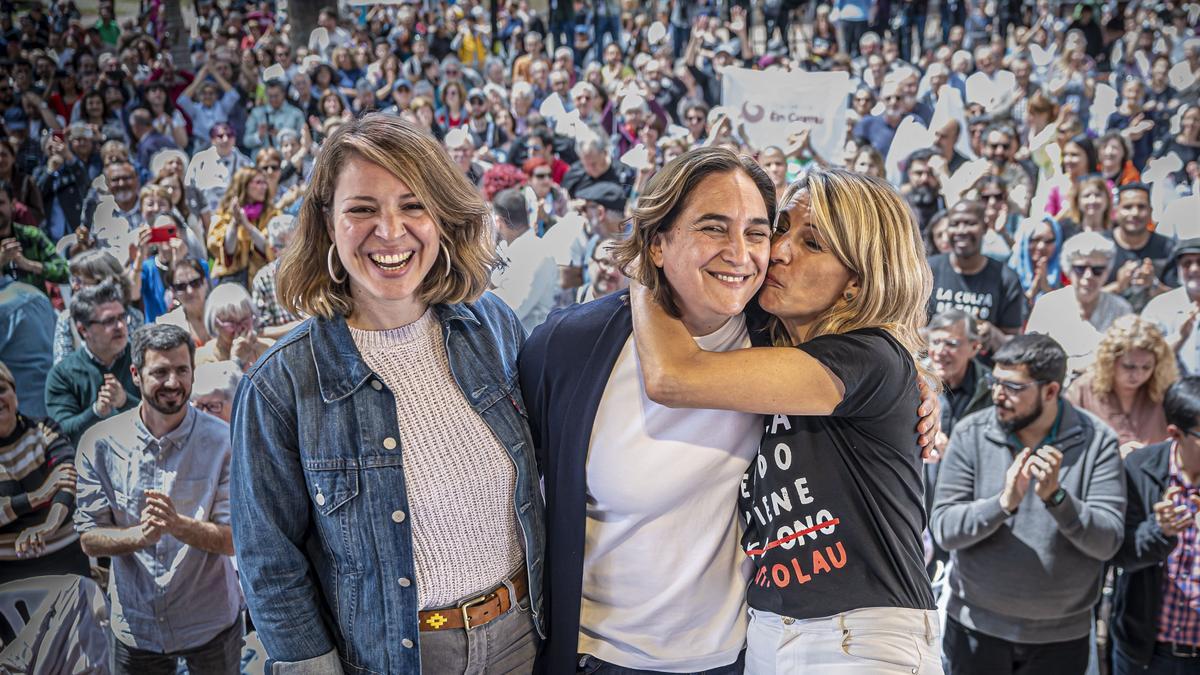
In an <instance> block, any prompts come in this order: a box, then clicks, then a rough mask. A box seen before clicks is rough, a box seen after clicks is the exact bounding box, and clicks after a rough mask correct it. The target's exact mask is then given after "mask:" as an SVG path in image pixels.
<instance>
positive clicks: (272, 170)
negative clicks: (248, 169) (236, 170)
mask: <svg viewBox="0 0 1200 675" xmlns="http://www.w3.org/2000/svg"><path fill="white" fill-rule="evenodd" d="M258 170H259V171H263V172H266V173H275V172H276V171H278V170H279V165H278V164H268V165H266V166H260V167H259V168H258Z"/></svg>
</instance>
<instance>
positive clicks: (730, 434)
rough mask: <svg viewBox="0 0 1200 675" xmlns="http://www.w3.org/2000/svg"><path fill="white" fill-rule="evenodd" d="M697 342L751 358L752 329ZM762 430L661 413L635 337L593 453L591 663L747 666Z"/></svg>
mask: <svg viewBox="0 0 1200 675" xmlns="http://www.w3.org/2000/svg"><path fill="white" fill-rule="evenodd" d="M696 343H697V344H698V345H700V347H701V348H702V349H705V350H708V351H728V350H731V349H738V348H742V347H749V346H750V339H749V335H748V334H747V332H746V321H745V318H744V317H743V316H738V317H737V318H735V319H732V320H730V321H729V322H728V323H726V324H725V326H724V327H722V328H721V329H719V330H717V331H716V332H714V333H711V334H709V335H706V336H704V337H700V338H696ZM762 420H763V418H762V416H761V415H750V414H746V413H737V412H729V411H723V410H692V409H671V408H667V407H665V406H661V405H658V404H657V403H654V402H652V401H651V400H650V399H649V398H647V397H646V392H645V387H644V386H643V384H642V377H641V372H640V370H639V366H638V358H637V353H636V346H635V344H634V341H633V338H632V337H631V338H630V339H629V341H628V342H626V343H625V347H624V348H623V349H622V350H621V354H620V356H619V357H618V358H617V362H616V364H615V365H614V366H613V371H612V374H611V375H610V377H609V379H608V385H607V386H606V387H605V389H604V396H603V397H602V398H601V399H600V406H599V409H598V410H597V411H596V421H595V425H594V427H593V429H592V439H591V446H590V451H589V453H588V461H587V486H588V503H587V535H586V540H585V544H584V556H583V599H582V604H581V606H580V616H579V652H580V653H586V654H591V655H592V656H595V657H597V658H599V659H603V660H605V661H608V662H610V663H614V664H617V665H619V666H623V667H626V668H637V669H643V670H658V671H664V672H694V671H701V670H708V669H710V668H717V667H720V666H724V665H728V664H730V663H733V662H734V661H735V660H736V659H737V656H738V652H739V651H740V650H741V649H742V646H743V644H744V641H745V636H746V621H747V612H746V604H745V595H746V584H747V582H748V580H749V575H750V573H751V565H750V560H749V558H747V557H746V556H745V555H744V554H743V553H742V552H741V549H740V547H739V545H738V542H739V539H740V537H741V525H740V521H739V520H738V515H737V503H738V487H739V484H740V481H741V478H742V474H743V473H744V472H745V470H746V467H747V466H748V465H749V464H750V461H751V460H752V459H753V457H754V455H755V453H756V452H757V450H758V444H759V440H760V438H761V437H762V431H763V421H762Z"/></svg>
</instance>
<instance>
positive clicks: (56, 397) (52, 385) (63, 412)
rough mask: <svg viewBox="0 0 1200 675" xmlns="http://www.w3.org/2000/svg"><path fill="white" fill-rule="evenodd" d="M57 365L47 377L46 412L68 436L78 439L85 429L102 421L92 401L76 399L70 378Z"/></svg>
mask: <svg viewBox="0 0 1200 675" xmlns="http://www.w3.org/2000/svg"><path fill="white" fill-rule="evenodd" d="M63 370H64V369H63V368H60V367H58V366H55V367H54V368H51V369H50V374H49V376H48V377H47V378H46V412H47V414H49V415H50V418H51V419H53V420H54V421H55V422H56V423H58V426H59V428H60V429H61V430H62V432H63V433H64V434H66V435H67V437H68V438H70V439H72V440H78V439H79V437H80V436H82V435H83V431H84V430H85V429H87V428H88V427H90V426H91V425H93V424H95V423H96V422H99V421H100V418H99V417H97V416H96V413H94V412H92V404H91V403H83V402H81V401H78V400H76V397H75V393H74V391H73V388H72V386H71V382H70V378H69V376H68V375H66V374H64V372H63Z"/></svg>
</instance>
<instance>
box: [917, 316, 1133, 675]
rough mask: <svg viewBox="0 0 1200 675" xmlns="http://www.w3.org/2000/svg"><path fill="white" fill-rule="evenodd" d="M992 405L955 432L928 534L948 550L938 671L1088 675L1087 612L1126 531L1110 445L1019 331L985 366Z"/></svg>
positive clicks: (1050, 356)
mask: <svg viewBox="0 0 1200 675" xmlns="http://www.w3.org/2000/svg"><path fill="white" fill-rule="evenodd" d="M994 362H995V367H994V368H993V370H992V373H991V377H992V397H993V399H994V401H995V406H994V407H993V408H989V409H987V410H982V411H980V412H977V413H975V414H973V415H970V416H968V417H966V418H965V419H963V420H962V421H961V422H959V424H958V426H956V427H955V429H954V433H953V435H952V436H951V438H950V444H949V447H948V449H947V451H946V457H945V459H944V460H943V462H942V468H941V472H940V476H939V477H938V483H937V490H936V493H935V496H934V507H933V513H932V517H931V523H930V529H931V530H932V532H933V536H934V538H935V539H936V540H937V541H938V543H939V544H940V545H941V546H942V547H943V548H945V549H946V550H948V551H950V559H951V565H952V567H951V572H950V592H951V596H950V599H949V605H948V610H947V613H948V620H947V625H946V631H945V640H944V645H943V651H944V653H945V654H946V657H947V659H948V660H949V663H950V670H949V672H950V674H951V675H959V674H966V673H985V672H986V673H1013V672H1021V673H1024V674H1027V675H1038V674H1040V673H1046V674H1047V675H1065V674H1066V673H1082V672H1084V671H1085V670H1086V669H1087V665H1088V656H1089V653H1090V648H1089V642H1088V636H1089V634H1090V630H1091V623H1092V607H1093V605H1095V604H1096V601H1097V599H1098V598H1099V593H1100V581H1101V575H1102V574H1103V572H1104V563H1105V561H1106V560H1108V559H1109V558H1111V557H1112V556H1113V554H1114V553H1116V551H1117V549H1118V548H1119V547H1120V545H1121V539H1122V536H1123V533H1124V528H1123V518H1124V509H1125V478H1124V469H1123V467H1122V464H1121V457H1120V454H1119V453H1118V451H1117V435H1116V433H1114V432H1113V430H1112V429H1110V428H1109V427H1108V426H1107V425H1106V424H1105V423H1104V422H1102V421H1101V420H1100V419H1099V418H1097V417H1096V416H1094V415H1092V414H1091V413H1089V412H1087V411H1084V410H1080V409H1078V408H1076V407H1074V406H1072V405H1071V404H1070V403H1068V402H1067V401H1066V400H1065V399H1063V398H1061V397H1060V394H1061V392H1062V382H1063V377H1064V376H1065V374H1066V368H1067V355H1066V352H1064V351H1063V349H1062V347H1061V346H1059V344H1058V343H1057V342H1055V341H1054V340H1053V339H1052V338H1049V337H1047V336H1044V335H1021V336H1018V337H1015V338H1013V340H1012V341H1011V342H1009V343H1008V344H1006V345H1005V346H1004V347H1003V348H1001V349H1000V350H999V351H998V352H997V353H996V355H995V357H994Z"/></svg>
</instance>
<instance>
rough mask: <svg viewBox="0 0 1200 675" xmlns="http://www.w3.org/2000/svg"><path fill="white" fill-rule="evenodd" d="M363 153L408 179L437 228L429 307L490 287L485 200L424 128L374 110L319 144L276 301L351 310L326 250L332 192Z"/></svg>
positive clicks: (299, 308) (312, 311)
mask: <svg viewBox="0 0 1200 675" xmlns="http://www.w3.org/2000/svg"><path fill="white" fill-rule="evenodd" d="M355 157H357V158H361V159H364V160H366V161H368V162H372V163H374V164H377V165H379V166H380V167H383V168H384V169H386V170H387V171H388V172H390V173H391V174H392V175H393V176H396V177H397V178H399V179H400V180H402V181H404V182H405V183H406V184H408V186H409V188H410V189H412V191H413V194H414V195H416V196H417V198H418V199H419V200H420V201H421V202H422V203H423V204H424V205H425V208H426V209H428V211H429V213H430V215H432V216H433V219H434V222H436V223H437V226H438V244H439V246H441V247H444V248H445V249H446V252H447V254H448V259H449V261H450V265H449V268H447V262H446V261H447V258H446V257H445V256H442V255H440V254H439V256H438V261H437V263H435V265H434V267H433V268H432V269H430V271H429V273H428V274H427V275H426V277H425V279H423V280H422V281H421V285H420V287H419V288H418V289H417V293H418V294H419V296H420V298H421V300H422V301H424V302H426V303H428V304H439V303H448V304H453V303H461V302H473V301H474V300H476V299H478V298H479V296H480V295H482V294H483V292H484V291H485V290H487V288H488V283H489V279H490V275H491V270H492V267H493V266H494V265H495V263H496V253H495V246H494V244H492V242H491V239H490V236H491V223H490V222H489V216H488V210H487V205H485V204H484V203H483V199H482V198H481V197H480V196H479V191H478V190H476V189H475V186H474V185H472V184H471V183H470V181H468V180H467V178H466V176H464V175H463V173H462V171H460V170H459V169H458V166H456V165H455V164H454V163H453V162H452V161H451V160H450V156H449V155H448V154H446V150H445V148H443V147H442V146H441V144H439V143H438V142H437V141H436V140H434V138H433V137H432V136H430V135H429V134H428V133H426V132H423V131H421V130H420V129H418V128H417V127H415V126H413V125H411V124H409V123H408V122H405V121H403V120H401V119H400V118H399V117H397V116H395V115H386V114H382V113H371V114H368V115H364V116H363V117H361V118H359V119H353V120H348V121H347V122H346V123H345V124H343V125H341V126H340V127H338V129H337V131H335V132H334V133H333V135H331V136H330V137H329V138H328V139H327V140H326V141H325V143H324V145H323V146H322V147H321V154H320V155H318V156H317V162H316V164H315V165H314V166H313V173H312V179H311V181H310V182H309V185H308V189H307V191H306V192H305V194H304V205H303V206H302V207H301V209H300V215H299V217H298V218H297V225H296V234H295V239H294V240H293V241H292V244H291V245H290V246H288V247H287V249H285V250H284V253H283V258H282V259H281V261H280V263H279V272H278V278H277V282H278V288H279V300H280V302H281V303H282V304H283V305H284V307H286V308H288V310H290V311H292V312H295V313H298V314H306V315H309V316H321V317H325V318H332V317H333V316H334V315H336V314H341V315H346V316H348V315H349V314H350V313H351V311H352V310H353V309H354V299H353V298H352V297H351V295H350V287H349V282H348V280H347V281H343V282H341V283H339V282H335V281H334V280H333V279H332V278H331V277H330V275H329V268H328V266H327V262H326V253H327V251H328V250H329V247H330V246H332V245H333V241H332V240H331V239H330V238H329V227H330V222H331V218H332V204H333V193H334V189H335V188H336V187H337V180H338V176H339V175H340V174H341V172H342V169H343V167H345V165H346V162H348V161H349V160H350V159H352V158H355Z"/></svg>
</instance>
